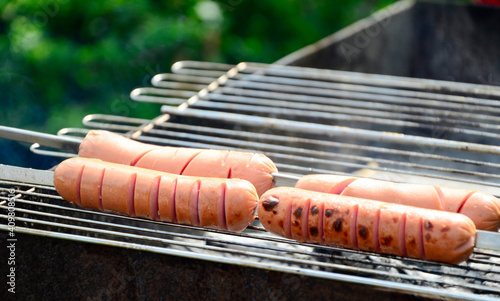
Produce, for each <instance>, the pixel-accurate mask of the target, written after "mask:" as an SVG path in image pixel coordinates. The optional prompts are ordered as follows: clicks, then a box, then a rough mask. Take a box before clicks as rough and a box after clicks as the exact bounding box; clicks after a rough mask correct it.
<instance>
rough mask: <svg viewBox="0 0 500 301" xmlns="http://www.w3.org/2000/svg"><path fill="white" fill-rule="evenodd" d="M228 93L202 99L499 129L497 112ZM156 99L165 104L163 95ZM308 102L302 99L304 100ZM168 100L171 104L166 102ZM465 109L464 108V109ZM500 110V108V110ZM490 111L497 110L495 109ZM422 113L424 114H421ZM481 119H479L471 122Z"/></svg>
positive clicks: (284, 95)
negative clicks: (473, 111)
mask: <svg viewBox="0 0 500 301" xmlns="http://www.w3.org/2000/svg"><path fill="white" fill-rule="evenodd" d="M220 91H222V92H224V94H220V93H210V94H207V95H205V96H203V97H200V99H203V100H210V101H222V102H237V103H244V104H256V105H257V104H258V105H261V106H269V107H285V108H295V109H304V110H308V111H313V110H315V111H326V112H337V113H344V114H350V115H355V116H360V115H364V116H378V117H386V118H393V119H404V120H412V121H420V122H435V123H440V124H442V123H448V124H450V123H452V124H453V125H465V126H474V127H480V128H491V129H499V128H500V126H499V125H497V124H491V123H485V121H491V122H497V123H498V122H499V121H500V118H498V117H497V116H494V115H485V114H471V113H470V111H468V112H467V113H462V112H461V111H444V110H437V109H427V108H421V107H410V106H408V105H393V104H390V105H387V104H384V103H377V102H364V101H352V100H348V99H340V98H324V97H317V96H311V95H307V96H306V95H303V94H302V95H297V94H285V93H276V92H267V91H253V90H240V91H239V90H237V89H234V88H226V87H223V88H221V90H220ZM153 99H154V101H155V102H157V103H161V100H160V99H161V98H154V96H153ZM301 99H302V100H307V101H300V100H301ZM165 103H167V104H168V103H171V102H170V101H166V102H165ZM460 110H463V108H460ZM498 112H499V113H500V109H499V110H498ZM488 113H493V112H491V110H489V111H488ZM419 114H420V115H419ZM471 120H477V121H471Z"/></svg>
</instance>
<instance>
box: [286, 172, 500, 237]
mask: <svg viewBox="0 0 500 301" xmlns="http://www.w3.org/2000/svg"><path fill="white" fill-rule="evenodd" d="M295 187H296V188H302V189H307V190H313V191H318V192H325V193H333V194H340V195H345V196H352V197H358V198H364V199H372V200H377V201H382V202H388V203H397V204H402V205H409V206H415V207H422V208H428V209H436V210H444V211H450V212H458V213H461V214H464V215H466V216H468V217H469V218H470V219H471V220H472V221H473V222H474V224H475V225H476V228H477V229H478V230H489V231H498V229H499V227H500V201H499V200H498V199H497V198H496V197H494V196H492V195H489V194H486V193H483V192H479V191H475V190H466V189H457V188H449V187H440V186H432V185H418V184H399V183H394V182H386V181H380V180H372V179H362V178H355V177H346V176H338V175H326V174H325V175H307V176H304V177H302V178H301V179H300V180H299V181H298V182H297V184H296V185H295Z"/></svg>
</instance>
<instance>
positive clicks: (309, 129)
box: [162, 106, 500, 155]
mask: <svg viewBox="0 0 500 301" xmlns="http://www.w3.org/2000/svg"><path fill="white" fill-rule="evenodd" d="M162 112H163V113H168V114H171V115H179V116H188V117H196V118H206V119H213V120H223V121H227V122H232V123H235V124H244V125H250V126H255V125H260V126H263V127H266V128H274V129H280V130H283V131H287V130H293V131H296V132H299V133H306V134H309V133H317V134H324V135H326V136H329V137H332V136H349V137H352V138H357V139H371V140H375V141H382V142H392V143H401V144H407V145H422V146H426V147H433V148H436V147H439V148H446V149H452V150H467V151H470V152H479V153H486V154H495V155H498V154H500V147H498V146H494V145H492V146H490V145H482V144H477V143H465V142H460V141H452V140H442V139H436V138H428V137H419V136H412V135H404V134H400V133H390V132H377V131H372V130H364V129H356V128H346V127H341V126H334V125H325V124H315V123H310V122H300V121H291V120H285V119H277V118H268V117H260V116H251V115H244V114H236V113H227V112H220V111H205V110H198V109H191V108H188V107H186V106H180V107H170V106H162Z"/></svg>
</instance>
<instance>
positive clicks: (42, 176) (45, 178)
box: [0, 164, 54, 185]
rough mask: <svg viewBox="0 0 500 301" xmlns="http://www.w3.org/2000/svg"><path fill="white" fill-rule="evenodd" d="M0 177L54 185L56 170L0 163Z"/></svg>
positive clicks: (8, 179)
mask: <svg viewBox="0 0 500 301" xmlns="http://www.w3.org/2000/svg"><path fill="white" fill-rule="evenodd" d="M0 178H1V179H2V180H7V181H15V182H22V183H30V184H39V185H53V179H54V172H52V171H46V170H39V169H31V168H22V167H17V166H10V165H3V164H0Z"/></svg>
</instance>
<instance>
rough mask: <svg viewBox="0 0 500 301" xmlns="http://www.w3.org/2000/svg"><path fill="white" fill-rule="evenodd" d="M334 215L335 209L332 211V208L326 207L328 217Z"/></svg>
mask: <svg viewBox="0 0 500 301" xmlns="http://www.w3.org/2000/svg"><path fill="white" fill-rule="evenodd" d="M332 215H333V211H332V209H326V210H325V216H326V217H330V216H332Z"/></svg>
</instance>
